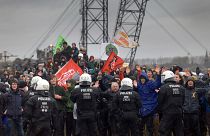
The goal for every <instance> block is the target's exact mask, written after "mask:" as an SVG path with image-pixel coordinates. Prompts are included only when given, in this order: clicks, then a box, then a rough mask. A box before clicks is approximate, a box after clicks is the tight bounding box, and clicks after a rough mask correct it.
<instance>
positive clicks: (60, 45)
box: [53, 35, 65, 55]
mask: <svg viewBox="0 0 210 136" xmlns="http://www.w3.org/2000/svg"><path fill="white" fill-rule="evenodd" d="M63 42H65V40H64V38H63V37H62V36H61V35H60V36H59V37H58V40H57V42H56V45H55V47H54V48H53V55H55V54H56V51H57V49H58V48H60V49H61V50H62V48H63V47H62V45H63Z"/></svg>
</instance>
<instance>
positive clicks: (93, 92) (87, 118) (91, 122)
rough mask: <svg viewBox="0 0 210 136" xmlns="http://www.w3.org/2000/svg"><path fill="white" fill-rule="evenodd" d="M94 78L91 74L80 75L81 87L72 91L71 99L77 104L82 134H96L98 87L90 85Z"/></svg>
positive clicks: (78, 122)
mask: <svg viewBox="0 0 210 136" xmlns="http://www.w3.org/2000/svg"><path fill="white" fill-rule="evenodd" d="M91 82H92V79H91V77H90V75H89V74H86V73H84V74H82V75H81V76H80V87H79V88H76V89H74V90H73V91H72V95H71V97H70V99H71V100H72V102H73V103H76V104H77V124H78V126H79V130H80V135H81V136H96V135H97V122H96V110H97V99H98V96H99V94H98V89H96V88H92V87H90V84H91Z"/></svg>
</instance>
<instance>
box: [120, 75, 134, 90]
mask: <svg viewBox="0 0 210 136" xmlns="http://www.w3.org/2000/svg"><path fill="white" fill-rule="evenodd" d="M130 89H133V81H132V80H131V79H130V78H123V80H122V81H121V88H120V90H130Z"/></svg>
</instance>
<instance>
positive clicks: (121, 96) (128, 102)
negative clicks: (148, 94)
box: [115, 78, 141, 136]
mask: <svg viewBox="0 0 210 136" xmlns="http://www.w3.org/2000/svg"><path fill="white" fill-rule="evenodd" d="M115 103H116V105H117V107H118V108H119V112H120V113H119V114H120V116H121V118H120V132H119V136H127V135H128V134H129V131H130V132H131V135H132V136H139V131H138V125H137V123H138V112H139V109H140V107H141V101H140V97H139V95H138V93H137V92H134V91H133V83H132V80H131V79H130V78H124V79H123V80H122V81H121V88H120V92H118V93H117V95H116V100H115Z"/></svg>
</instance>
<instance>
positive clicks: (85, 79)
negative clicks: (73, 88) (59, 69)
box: [79, 73, 92, 85]
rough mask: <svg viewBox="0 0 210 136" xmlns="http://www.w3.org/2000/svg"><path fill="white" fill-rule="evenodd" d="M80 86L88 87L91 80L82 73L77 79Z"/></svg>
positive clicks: (87, 75)
mask: <svg viewBox="0 0 210 136" xmlns="http://www.w3.org/2000/svg"><path fill="white" fill-rule="evenodd" d="M79 82H80V85H90V84H91V82H92V78H91V76H90V75H89V74H87V73H84V74H82V75H81V76H80V77H79Z"/></svg>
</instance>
